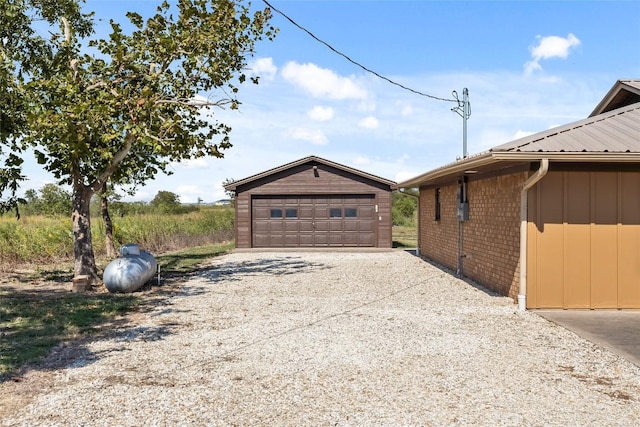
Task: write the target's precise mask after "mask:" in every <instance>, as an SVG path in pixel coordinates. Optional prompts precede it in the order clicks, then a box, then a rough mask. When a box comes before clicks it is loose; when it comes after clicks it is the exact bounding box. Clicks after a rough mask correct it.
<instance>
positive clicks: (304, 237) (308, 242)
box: [299, 233, 314, 246]
mask: <svg viewBox="0 0 640 427" xmlns="http://www.w3.org/2000/svg"><path fill="white" fill-rule="evenodd" d="M299 242H300V246H313V242H314V241H313V234H310V233H309V234H307V233H300V235H299Z"/></svg>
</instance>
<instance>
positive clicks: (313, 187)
mask: <svg viewBox="0 0 640 427" xmlns="http://www.w3.org/2000/svg"><path fill="white" fill-rule="evenodd" d="M394 185H395V183H394V182H393V181H389V180H386V179H384V178H380V177H377V176H375V175H371V174H368V173H366V172H362V171H360V170H357V169H353V168H350V167H347V166H344V165H341V164H338V163H334V162H331V161H329V160H325V159H322V158H320V157H316V156H309V157H306V158H304V159H300V160H298V161H295V162H291V163H287V164H285V165H282V166H280V167H277V168H274V169H271V170H268V171H265V172H263V173H260V174H257V175H253V176H250V177H248V178H245V179H241V180H238V181H234V182H232V183H231V184H229V185H227V186H225V189H226V190H227V191H234V192H235V193H236V198H235V207H236V247H237V248H293V247H307V248H311V247H373V248H391V244H392V240H391V191H392V190H393V188H394Z"/></svg>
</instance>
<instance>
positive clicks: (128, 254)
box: [102, 243, 158, 293]
mask: <svg viewBox="0 0 640 427" xmlns="http://www.w3.org/2000/svg"><path fill="white" fill-rule="evenodd" d="M157 269H158V264H157V262H156V259H155V258H154V257H153V255H151V254H150V253H149V252H147V251H145V250H141V249H140V246H139V245H138V244H137V243H128V244H126V245H123V246H122V247H121V248H120V256H119V257H118V258H116V259H115V260H113V261H111V262H110V263H109V265H107V267H106V268H105V269H104V274H103V279H102V280H103V281H104V285H105V286H106V288H107V290H109V292H123V293H128V292H134V291H136V290H138V289H140V288H141V287H142V286H143V285H144V284H145V283H147V282H148V281H150V280H151V279H152V278H153V276H154V275H155V273H156V271H157Z"/></svg>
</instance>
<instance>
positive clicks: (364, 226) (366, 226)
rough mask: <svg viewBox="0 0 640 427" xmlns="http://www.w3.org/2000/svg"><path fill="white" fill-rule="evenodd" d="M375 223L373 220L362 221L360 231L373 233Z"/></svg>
mask: <svg viewBox="0 0 640 427" xmlns="http://www.w3.org/2000/svg"><path fill="white" fill-rule="evenodd" d="M374 224H375V223H374V222H373V221H360V222H359V227H358V231H368V232H370V233H373V227H374Z"/></svg>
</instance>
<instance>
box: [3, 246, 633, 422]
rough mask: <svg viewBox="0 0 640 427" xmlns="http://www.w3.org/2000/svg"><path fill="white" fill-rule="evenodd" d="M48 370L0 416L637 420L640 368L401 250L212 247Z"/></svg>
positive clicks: (202, 419)
mask: <svg viewBox="0 0 640 427" xmlns="http://www.w3.org/2000/svg"><path fill="white" fill-rule="evenodd" d="M33 375H36V374H35V373H34V374H33ZM50 375H52V378H53V380H52V381H51V382H50V383H49V384H48V385H47V387H46V388H45V389H44V390H42V391H41V392H39V393H37V394H36V395H35V396H34V397H33V399H31V401H30V403H29V404H28V405H26V406H25V407H22V408H17V409H16V410H15V411H11V412H10V413H5V416H4V417H3V420H2V423H1V425H3V426H9V425H25V426H33V425H64V426H67V425H77V426H80V425H90V426H115V425H118V426H173V425H194V426H196V425H197V426H200V425H211V426H233V425H239V426H330V425H331V426H334V425H337V426H373V425H375V426H414V425H415V426H419V425H420V426H425V425H426V426H429V425H439V426H444V425H447V426H448V425H487V426H497V425H507V426H522V425H527V426H538V425H558V426H567V425H580V426H589V425H591V426H602V425H609V426H612V425H620V426H638V425H640V410H639V408H640V368H638V367H637V366H635V365H633V364H632V363H630V362H628V361H626V360H624V359H622V358H620V357H619V356H616V355H614V354H613V353H610V352H608V351H606V350H604V349H602V348H600V347H598V346H596V345H595V344H592V343H590V342H588V341H586V340H584V339H582V338H580V337H578V336H577V335H575V334H573V333H571V332H569V331H567V330H565V329H564V328H561V327H557V326H555V325H554V324H552V323H550V322H548V321H546V320H544V319H542V318H540V317H538V316H537V315H535V314H532V313H529V312H526V313H522V312H519V311H518V310H517V307H516V306H515V305H514V304H513V303H512V301H511V300H510V299H507V298H504V297H499V296H495V295H491V294H489V293H487V292H485V291H484V290H482V289H479V288H476V287H473V286H471V285H469V284H468V283H465V282H463V281H460V280H458V279H456V278H455V277H453V276H451V275H450V274H448V273H446V272H444V271H442V270H440V269H438V268H436V267H434V266H432V265H430V264H429V263H427V262H425V261H423V260H421V259H420V258H418V257H415V256H412V255H410V254H409V253H406V252H402V251H394V252H383V253H380V252H377V253H262V254H257V253H253V254H252V253H234V254H230V255H226V256H223V257H220V258H218V259H216V260H215V261H214V262H212V264H211V268H210V269H208V270H207V272H205V273H203V274H201V275H199V276H198V277H195V278H193V279H191V280H189V281H188V282H185V283H184V285H183V286H182V287H181V289H180V292H179V293H178V294H176V295H174V296H173V297H171V298H165V299H158V300H157V301H156V304H155V305H154V306H153V307H152V309H151V310H150V311H149V312H146V313H144V314H143V315H142V316H140V317H139V318H138V319H137V321H136V322H135V324H133V325H129V326H127V327H122V328H120V329H115V330H114V333H113V334H110V335H109V336H107V337H105V338H102V339H99V340H96V341H93V342H89V343H87V344H86V345H85V346H84V347H83V348H82V351H81V352H80V353H79V354H78V357H77V358H76V359H75V360H74V361H73V362H72V363H71V364H70V365H67V366H65V367H64V368H59V369H57V370H55V371H54V372H53V373H50ZM29 381H33V379H31V378H30V376H29V375H27V376H25V379H24V380H23V383H24V384H23V385H24V386H25V387H27V386H28V383H29Z"/></svg>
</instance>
